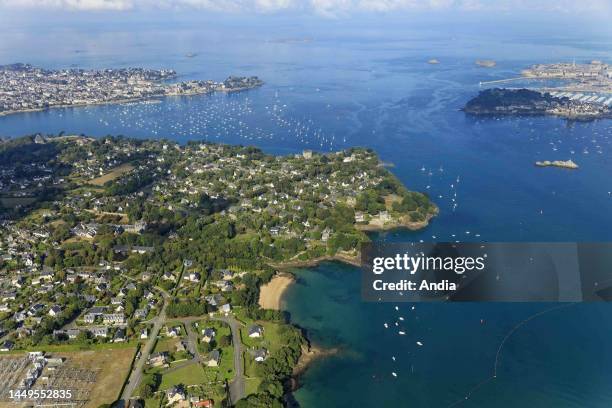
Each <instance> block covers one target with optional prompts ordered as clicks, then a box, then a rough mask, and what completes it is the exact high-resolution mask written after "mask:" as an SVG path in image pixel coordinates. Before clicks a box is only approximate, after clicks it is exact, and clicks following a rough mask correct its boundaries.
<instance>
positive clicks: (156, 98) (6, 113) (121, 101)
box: [0, 85, 261, 117]
mask: <svg viewBox="0 0 612 408" xmlns="http://www.w3.org/2000/svg"><path fill="white" fill-rule="evenodd" d="M260 86H261V85H260ZM258 87H259V86H253V87H243V88H235V89H211V90H207V91H202V92H187V93H183V94H172V93H169V94H166V95H156V96H151V97H146V96H145V97H139V98H127V99H119V100H112V101H101V102H88V103H73V104H68V105H53V106H47V107H45V108H36V109H20V110H12V111H4V112H0V117H3V116H10V115H17V114H20V113H35V112H47V111H51V110H53V109H67V108H86V107H88V106H101V105H123V104H126V103H135V102H148V101H159V102H162V100H164V99H166V98H171V97H181V96H187V97H189V96H200V95H210V94H214V93H217V92H220V93H225V94H228V93H234V92H242V91H247V90H250V89H255V88H258Z"/></svg>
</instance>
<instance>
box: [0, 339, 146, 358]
mask: <svg viewBox="0 0 612 408" xmlns="http://www.w3.org/2000/svg"><path fill="white" fill-rule="evenodd" d="M138 343H139V342H138V341H137V340H132V341H129V342H125V343H98V344H58V345H46V346H36V347H28V348H26V349H19V350H17V349H15V350H11V351H9V352H2V353H0V356H2V355H6V354H21V353H24V352H28V351H45V352H48V353H53V352H55V353H64V352H71V351H98V350H123V349H126V348H134V347H136V345H137V344H138Z"/></svg>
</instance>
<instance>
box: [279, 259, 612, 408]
mask: <svg viewBox="0 0 612 408" xmlns="http://www.w3.org/2000/svg"><path fill="white" fill-rule="evenodd" d="M295 272H296V275H297V277H298V280H297V283H296V284H295V285H294V286H292V287H291V288H290V289H289V290H288V291H287V292H286V295H285V296H284V300H283V304H284V306H285V307H286V308H287V309H288V310H289V312H290V313H291V317H292V319H293V321H295V322H296V323H298V324H299V325H301V326H303V327H305V328H307V331H308V335H309V337H310V338H311V339H312V341H313V343H315V344H318V345H321V346H323V347H340V352H339V354H337V355H335V356H332V357H329V358H327V359H325V360H319V361H317V362H316V363H314V364H313V366H312V368H311V369H310V370H309V371H307V372H306V374H305V376H304V377H303V378H302V383H303V386H302V388H300V389H299V390H298V391H297V392H296V394H295V396H296V398H297V400H298V401H300V402H301V403H302V404H303V406H306V407H311V406H317V405H319V404H321V402H322V401H325V404H324V405H325V406H338V407H353V406H381V407H398V406H399V407H449V406H462V407H484V406H486V407H489V406H495V407H519V406H528V407H609V406H610V404H611V403H612V390H610V387H609V384H610V380H612V372H611V370H610V364H612V352H611V351H610V347H609V339H610V336H612V327H611V325H610V317H609V306H608V305H594V304H590V305H585V304H581V305H575V306H568V307H564V308H561V309H552V308H554V307H557V306H558V305H543V304H487V305H482V304H469V303H468V304H417V305H415V309H414V310H412V305H411V304H398V305H397V306H398V307H399V311H396V310H395V309H394V306H395V305H394V304H393V305H392V304H367V303H363V302H361V300H360V298H359V295H358V293H359V290H360V286H359V285H360V278H359V277H360V275H359V273H360V272H359V270H358V269H357V268H351V267H347V266H345V265H341V264H338V263H325V264H322V265H321V266H319V267H318V268H315V269H302V270H296V271H295ZM545 310H549V312H547V313H545V314H543V315H541V316H540V317H537V318H534V319H532V320H530V321H528V322H526V323H525V324H523V325H522V326H520V327H519V328H518V329H517V330H516V331H514V333H513V334H512V335H511V336H510V337H509V338H508V340H507V341H506V342H505V343H504V346H503V347H501V351H500V354H499V359H498V364H497V376H496V378H495V380H492V381H489V382H486V383H485V384H484V385H482V386H481V387H479V388H477V389H476V387H477V386H478V385H479V384H480V383H482V382H484V381H486V380H487V379H490V378H491V377H492V375H493V372H494V369H495V360H496V355H497V352H498V350H499V349H500V344H501V342H502V340H503V339H504V337H505V336H506V335H507V334H508V333H509V332H510V331H511V330H512V329H513V327H515V326H516V325H517V324H519V323H520V322H522V321H524V320H525V319H527V318H529V317H530V316H533V315H534V314H535V313H539V312H541V311H545ZM400 316H402V317H404V321H400V320H399V319H398V318H399V317H400ZM395 322H398V323H399V327H396V326H395V325H394V323H395ZM384 323H388V324H389V326H390V327H389V328H385V327H384ZM399 330H402V331H405V332H406V335H404V336H401V335H398V331H399ZM417 341H420V342H421V343H422V344H423V345H422V346H419V345H417V344H416V342H417ZM393 357H395V361H394V360H393ZM393 372H395V373H396V374H397V377H394V376H393V375H392V373H393ZM466 397H469V398H468V399H467V400H466V399H465V398H466Z"/></svg>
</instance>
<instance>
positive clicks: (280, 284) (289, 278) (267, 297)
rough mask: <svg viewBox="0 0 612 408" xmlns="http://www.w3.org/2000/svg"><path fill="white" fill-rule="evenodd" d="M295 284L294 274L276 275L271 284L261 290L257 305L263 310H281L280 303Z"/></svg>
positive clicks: (263, 286)
mask: <svg viewBox="0 0 612 408" xmlns="http://www.w3.org/2000/svg"><path fill="white" fill-rule="evenodd" d="M294 282H295V277H294V276H293V275H292V274H289V273H286V272H283V273H279V274H276V275H275V276H274V277H273V278H272V279H271V280H270V282H268V283H266V284H265V285H262V286H261V287H260V288H259V300H258V301H257V303H258V304H259V307H261V308H262V309H271V310H281V307H280V303H281V300H282V298H283V295H284V294H285V291H286V290H287V289H288V288H289V286H291V285H292V284H293V283H294Z"/></svg>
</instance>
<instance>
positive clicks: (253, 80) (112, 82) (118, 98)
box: [0, 64, 263, 115]
mask: <svg viewBox="0 0 612 408" xmlns="http://www.w3.org/2000/svg"><path fill="white" fill-rule="evenodd" d="M174 79H176V72H175V71H173V70H167V69H162V70H152V69H145V68H118V69H100V70H83V69H62V70H48V69H42V68H37V67H33V66H31V65H29V64H12V65H4V66H0V115H8V114H12V113H19V112H28V111H39V110H45V109H49V108H57V107H71V106H86V105H97V104H106V103H122V102H133V101H144V100H151V99H156V98H161V97H165V96H179V95H198V94H205V93H212V92H236V91H242V90H246V89H250V88H254V87H258V86H261V85H262V84H263V81H261V80H260V79H259V78H257V77H234V76H230V77H229V78H227V79H226V80H225V81H224V82H220V83H218V82H214V81H212V80H192V81H183V82H169V81H170V80H174Z"/></svg>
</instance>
